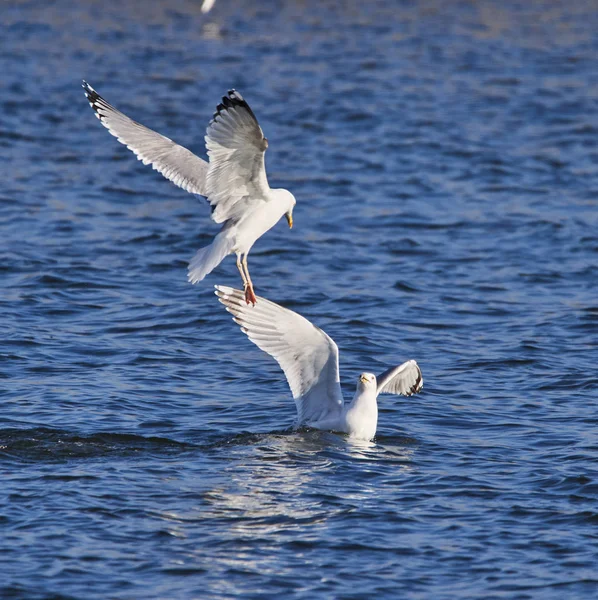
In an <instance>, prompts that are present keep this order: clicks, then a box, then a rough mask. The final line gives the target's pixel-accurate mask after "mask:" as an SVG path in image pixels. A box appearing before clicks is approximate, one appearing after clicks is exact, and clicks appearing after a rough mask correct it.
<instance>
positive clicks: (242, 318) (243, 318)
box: [216, 285, 343, 425]
mask: <svg viewBox="0 0 598 600" xmlns="http://www.w3.org/2000/svg"><path fill="white" fill-rule="evenodd" d="M216 295H217V296H218V299H219V300H220V302H222V304H224V306H226V310H228V312H230V313H231V314H232V315H233V318H234V321H235V323H237V324H239V325H240V326H241V331H243V333H245V334H247V337H248V338H249V339H250V340H251V341H252V342H253V343H254V344H255V345H256V346H258V348H261V349H262V350H263V351H264V352H267V353H268V354H269V355H270V356H272V357H273V358H274V359H276V361H277V362H278V364H279V365H280V366H281V368H282V370H283V371H284V374H285V375H286V378H287V381H288V382H289V387H290V388H291V392H292V394H293V398H294V399H295V404H296V405H297V425H301V424H302V423H305V422H306V421H310V422H312V421H319V420H322V419H326V418H329V417H335V416H337V415H340V413H341V411H342V406H343V396H342V393H341V387H340V383H339V369H338V347H337V345H336V344H335V343H334V341H333V340H332V339H331V338H330V337H328V336H327V335H326V334H325V333H324V332H323V331H322V330H321V329H319V328H318V327H316V326H315V325H312V324H311V323H310V322H309V321H308V320H307V319H305V318H303V317H302V316H301V315H298V314H297V313H295V312H293V311H291V310H288V309H286V308H283V307H282V306H279V305H278V304H275V303H274V302H270V301H268V300H265V299H264V298H260V297H258V301H257V303H256V304H255V305H253V306H252V305H248V304H246V303H245V295H244V293H243V292H241V291H240V290H235V289H233V288H230V287H225V286H221V285H217V286H216Z"/></svg>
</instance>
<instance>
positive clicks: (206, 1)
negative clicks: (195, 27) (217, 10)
mask: <svg viewBox="0 0 598 600" xmlns="http://www.w3.org/2000/svg"><path fill="white" fill-rule="evenodd" d="M215 3H216V0H203V4H202V5H201V12H202V13H204V14H206V13H209V12H210V11H211V10H212V6H214V4H215Z"/></svg>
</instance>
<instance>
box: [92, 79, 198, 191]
mask: <svg viewBox="0 0 598 600" xmlns="http://www.w3.org/2000/svg"><path fill="white" fill-rule="evenodd" d="M83 89H84V90H85V96H87V100H89V104H90V105H91V108H93V110H94V111H95V114H96V117H97V118H98V119H99V120H100V122H101V123H102V125H103V126H104V127H105V128H106V129H107V130H108V131H109V132H110V133H111V134H112V135H113V136H114V137H115V138H116V139H117V140H118V141H119V142H121V143H122V144H124V145H125V146H126V147H127V148H128V149H129V150H132V151H133V152H134V153H135V155H136V156H137V158H138V159H139V160H140V161H141V162H142V163H143V164H144V165H148V164H151V165H152V167H153V168H154V169H156V171H158V172H160V173H162V175H164V177H166V179H170V181H172V182H173V183H174V184H175V185H178V186H179V187H181V188H183V189H184V190H186V191H187V192H191V193H192V194H200V195H201V196H206V195H207V194H206V186H205V183H206V176H207V173H208V163H207V162H206V161H205V160H202V159H201V158H199V156H195V154H193V152H190V151H189V150H187V148H183V146H179V145H178V144H175V143H174V142H173V141H172V140H171V139H169V138H167V137H164V136H163V135H160V134H159V133H157V132H155V131H152V130H151V129H148V128H147V127H144V126H143V125H141V124H140V123H137V122H136V121H133V119H129V117H127V115H125V114H123V113H121V112H120V111H119V110H116V108H114V106H112V105H111V104H109V103H108V102H106V100H104V98H102V96H100V95H99V94H98V93H97V92H96V91H95V90H94V89H93V88H92V87H91V86H90V85H89V83H87V82H86V81H84V82H83Z"/></svg>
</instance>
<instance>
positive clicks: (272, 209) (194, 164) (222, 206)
mask: <svg viewBox="0 0 598 600" xmlns="http://www.w3.org/2000/svg"><path fill="white" fill-rule="evenodd" d="M83 89H84V90H85V95H86V97H87V100H88V101H89V104H90V105H91V107H92V108H93V110H94V111H95V115H96V117H98V119H99V120H100V122H101V123H102V125H104V127H106V129H108V131H109V132H110V133H111V134H112V135H113V136H114V137H116V138H117V139H118V141H119V142H121V143H122V144H124V145H125V146H126V147H127V148H129V150H132V151H133V152H134V153H135V155H136V156H137V158H138V159H139V160H141V161H142V162H143V164H144V165H147V164H151V165H152V167H153V168H154V169H156V170H157V171H159V172H160V173H162V175H164V177H166V178H167V179H169V180H170V181H172V182H173V183H174V184H175V185H178V186H179V187H181V188H183V189H184V190H186V191H187V192H190V193H192V194H199V195H201V196H205V197H206V198H207V199H208V202H209V203H210V205H211V207H212V219H213V220H214V221H215V222H216V223H222V229H221V230H220V232H219V233H218V234H217V235H216V237H215V238H214V241H213V242H212V243H211V244H210V245H209V246H206V247H204V248H200V249H199V250H198V251H197V253H196V254H195V256H194V257H193V258H192V259H191V262H190V263H189V271H188V279H189V281H190V282H191V283H197V282H198V281H201V280H202V279H203V278H204V277H205V276H206V275H208V274H209V273H210V272H211V271H212V270H213V269H215V268H216V267H217V266H218V265H219V264H220V263H221V262H222V260H223V259H224V258H225V257H226V256H228V255H229V254H236V256H237V268H238V269H239V273H241V278H242V280H243V287H244V289H245V302H246V303H247V304H249V303H252V304H255V303H256V302H257V298H256V296H255V293H254V291H253V283H252V281H251V277H250V276H249V268H248V266H247V254H248V253H249V251H250V250H251V248H252V246H253V244H254V243H255V242H256V240H257V239H258V238H260V237H261V236H262V235H263V234H264V233H266V231H268V230H269V229H271V228H272V227H273V226H274V225H275V224H276V223H278V221H279V220H280V219H281V217H282V216H283V215H284V216H285V217H286V219H287V222H288V224H289V227H293V208H294V206H295V197H294V196H293V194H291V192H289V191H287V190H285V189H271V188H270V186H269V185H268V179H267V177H266V168H265V163H264V154H265V152H266V148H267V147H268V140H267V139H266V138H265V137H264V134H263V132H262V129H261V127H260V126H259V123H258V122H257V119H256V117H255V115H254V114H253V111H252V110H251V108H250V107H249V104H247V102H246V101H245V100H244V98H243V96H241V94H240V93H239V92H237V91H235V90H229V92H228V94H227V95H226V96H224V97H223V98H222V103H221V104H219V105H218V106H217V108H216V112H215V113H214V117H213V119H212V120H211V121H210V123H209V125H208V128H207V132H206V136H205V142H206V148H207V151H208V156H209V162H206V161H205V160H203V159H201V158H199V157H198V156H196V155H195V154H193V153H192V152H190V151H189V150H187V148H184V147H183V146H179V145H178V144H176V143H175V142H173V141H172V140H171V139H169V138H167V137H164V136H163V135H160V134H159V133H157V132H155V131H152V130H151V129H148V128H147V127H145V126H143V125H141V124H140V123H137V122H136V121H133V120H132V119H130V118H129V117H127V116H126V115H125V114H123V113H122V112H120V111H119V110H117V109H116V108H114V107H113V106H112V105H111V104H109V103H108V102H107V101H106V100H104V98H102V96H100V95H99V94H98V93H97V92H96V91H95V90H94V89H93V88H92V87H91V86H90V85H89V84H88V83H87V82H86V81H84V82H83Z"/></svg>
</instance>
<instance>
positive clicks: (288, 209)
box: [272, 189, 297, 229]
mask: <svg viewBox="0 0 598 600" xmlns="http://www.w3.org/2000/svg"><path fill="white" fill-rule="evenodd" d="M272 191H273V192H274V193H275V194H276V199H277V201H278V202H279V203H280V206H281V207H282V209H283V210H284V216H285V217H286V218H287V223H288V224H289V228H290V229H292V228H293V209H294V208H295V204H297V200H295V196H293V194H291V192H289V191H288V190H283V189H278V190H272Z"/></svg>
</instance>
